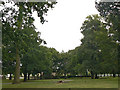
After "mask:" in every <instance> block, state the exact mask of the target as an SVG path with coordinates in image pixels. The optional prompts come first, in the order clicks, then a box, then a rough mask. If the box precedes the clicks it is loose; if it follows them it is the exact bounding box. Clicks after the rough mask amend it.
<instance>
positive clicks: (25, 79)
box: [24, 73, 27, 82]
mask: <svg viewBox="0 0 120 90" xmlns="http://www.w3.org/2000/svg"><path fill="white" fill-rule="evenodd" d="M26 81H27V73H24V82H26Z"/></svg>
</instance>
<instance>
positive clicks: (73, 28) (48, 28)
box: [34, 0, 98, 52]
mask: <svg viewBox="0 0 120 90" xmlns="http://www.w3.org/2000/svg"><path fill="white" fill-rule="evenodd" d="M57 2H58V3H57V4H56V5H55V8H53V9H52V10H51V9H50V10H49V11H48V15H47V16H45V19H46V20H48V22H46V23H44V24H43V25H42V24H40V21H39V18H38V17H37V15H36V13H34V16H35V22H34V24H35V26H36V28H37V31H40V32H41V38H42V39H44V40H45V41H46V42H47V45H46V46H47V47H51V48H55V49H56V50H57V51H59V52H62V50H63V51H65V52H67V51H69V50H72V49H75V47H77V46H80V44H81V42H80V40H81V39H82V38H83V35H82V34H81V33H80V27H81V26H82V23H83V22H84V20H85V18H86V17H87V16H88V15H92V14H98V11H97V10H96V8H95V0H91V1H89V0H82V1H80V0H76V1H74V2H71V1H70V0H57Z"/></svg>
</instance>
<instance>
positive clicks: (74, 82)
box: [2, 77, 118, 88]
mask: <svg viewBox="0 0 120 90" xmlns="http://www.w3.org/2000/svg"><path fill="white" fill-rule="evenodd" d="M60 80H69V81H65V83H58V81H60ZM11 83H12V81H9V80H3V84H2V87H3V88H118V77H116V78H112V77H110V78H103V79H90V78H71V79H46V80H29V81H27V82H21V83H20V84H11Z"/></svg>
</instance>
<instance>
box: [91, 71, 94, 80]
mask: <svg viewBox="0 0 120 90" xmlns="http://www.w3.org/2000/svg"><path fill="white" fill-rule="evenodd" d="M91 79H94V73H93V72H92V71H91Z"/></svg>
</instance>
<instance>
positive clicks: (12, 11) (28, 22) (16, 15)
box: [2, 0, 56, 83]
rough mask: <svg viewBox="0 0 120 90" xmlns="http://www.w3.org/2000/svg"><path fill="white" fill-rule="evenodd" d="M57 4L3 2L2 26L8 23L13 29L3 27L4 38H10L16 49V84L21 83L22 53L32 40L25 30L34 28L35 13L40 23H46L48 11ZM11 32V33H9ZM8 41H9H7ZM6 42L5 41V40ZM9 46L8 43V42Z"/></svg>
mask: <svg viewBox="0 0 120 90" xmlns="http://www.w3.org/2000/svg"><path fill="white" fill-rule="evenodd" d="M7 3H12V5H13V6H12V7H7V6H6V4H7ZM55 3H56V2H51V3H49V2H48V1H46V2H15V1H14V0H10V1H8V2H2V5H3V7H4V8H3V9H2V24H3V26H4V25H5V24H6V23H8V26H10V27H11V28H7V27H3V28H4V29H3V31H4V33H3V34H4V36H6V37H8V38H10V39H9V41H10V42H12V43H14V47H15V49H16V52H15V53H16V69H15V78H14V83H19V82H20V81H19V76H20V55H21V54H22V53H21V52H23V51H25V50H24V48H26V47H27V44H28V43H29V42H27V41H26V39H30V37H29V34H28V33H29V32H27V33H24V30H26V29H29V28H34V25H33V21H34V18H33V16H32V14H33V12H34V11H37V14H38V17H40V22H41V23H44V22H45V19H44V17H43V15H45V14H46V13H47V11H48V8H49V7H51V8H53V4H55ZM8 32H9V33H8ZM35 40H36V41H39V42H41V39H40V38H36V39H35ZM6 41H8V39H6ZM3 42H4V39H3ZM6 44H8V42H6Z"/></svg>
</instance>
